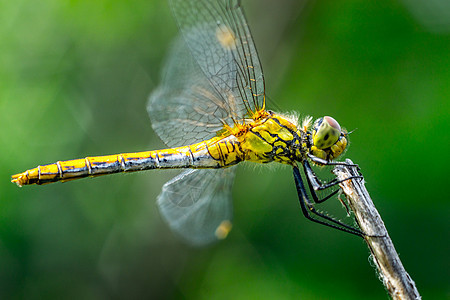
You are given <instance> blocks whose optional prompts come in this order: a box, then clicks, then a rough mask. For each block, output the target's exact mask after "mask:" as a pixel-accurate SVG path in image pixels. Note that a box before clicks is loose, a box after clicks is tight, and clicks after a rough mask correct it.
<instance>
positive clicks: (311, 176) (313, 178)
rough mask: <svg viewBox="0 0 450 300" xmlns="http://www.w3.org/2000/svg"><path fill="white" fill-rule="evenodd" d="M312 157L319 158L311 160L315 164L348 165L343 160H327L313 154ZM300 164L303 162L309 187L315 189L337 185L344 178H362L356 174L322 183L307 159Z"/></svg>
mask: <svg viewBox="0 0 450 300" xmlns="http://www.w3.org/2000/svg"><path fill="white" fill-rule="evenodd" d="M313 157H314V158H315V159H319V160H320V162H319V161H315V160H313V161H314V162H316V163H317V164H320V165H325V166H336V165H346V166H348V165H349V164H347V163H345V162H327V161H326V160H323V159H320V158H318V157H315V156H313ZM302 164H303V169H304V170H305V174H306V176H307V178H308V183H310V188H313V189H314V190H315V191H318V190H319V191H320V190H325V189H328V188H330V187H332V186H335V185H338V184H340V183H342V182H344V181H346V180H350V179H356V178H359V179H362V178H363V177H362V176H360V175H358V176H350V177H348V178H346V179H343V180H337V179H333V180H331V181H330V182H328V183H322V182H321V181H320V180H319V178H318V177H317V175H316V173H314V171H313V169H312V168H311V166H310V164H309V162H308V161H307V160H305V161H303V163H302ZM352 166H353V165H352ZM355 166H356V165H355ZM331 196H332V195H329V196H327V197H326V199H328V198H330V197H331ZM326 199H323V200H321V201H319V203H320V202H323V201H325V200H326ZM314 200H315V199H314Z"/></svg>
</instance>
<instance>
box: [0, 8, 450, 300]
mask: <svg viewBox="0 0 450 300" xmlns="http://www.w3.org/2000/svg"><path fill="white" fill-rule="evenodd" d="M243 5H244V7H245V9H246V12H247V16H248V18H249V23H250V26H251V28H252V30H253V33H254V36H255V40H256V44H257V47H258V49H259V53H260V55H261V60H262V63H263V66H264V70H265V76H266V82H267V84H266V85H267V92H268V96H269V97H270V99H271V100H273V102H274V103H276V104H277V106H278V107H277V109H280V110H281V111H285V112H286V111H298V112H300V113H301V114H303V116H304V115H306V114H311V115H313V116H314V117H319V116H323V115H332V116H334V117H335V118H336V119H337V120H339V121H340V123H341V125H343V126H345V127H346V128H347V129H349V130H352V129H355V128H357V130H356V131H355V132H354V133H353V134H352V135H351V137H350V139H351V146H350V148H349V150H348V151H347V153H346V157H348V158H351V159H352V160H353V161H354V162H356V163H358V164H359V165H360V166H361V168H362V171H363V173H364V175H365V179H366V181H367V188H368V190H369V192H370V193H371V196H372V198H373V200H374V202H375V205H376V206H377V208H378V209H379V212H380V214H381V215H382V218H383V220H384V222H385V224H386V226H387V228H388V230H389V233H390V235H391V237H392V239H393V241H394V244H395V246H396V249H397V251H398V252H399V254H400V258H401V259H402V262H403V264H404V266H405V268H406V270H407V271H408V272H409V274H410V275H411V277H412V278H413V279H414V280H415V282H416V284H417V287H418V289H419V291H420V293H421V294H422V296H423V297H424V299H438V298H439V299H442V298H446V297H447V298H448V297H449V295H450V287H449V286H450V284H449V278H450V276H449V275H450V274H449V269H450V261H449V256H448V254H449V250H450V247H449V227H450V226H449V225H450V224H449V213H450V209H449V208H450V206H449V204H448V203H449V196H448V195H449V192H448V190H447V189H446V188H445V187H446V186H448V182H449V180H448V176H447V175H448V169H449V168H448V167H449V163H448V155H449V150H450V149H449V148H450V147H449V134H448V128H449V125H450V118H449V112H450V109H449V108H450V107H449V106H450V105H449V103H450V102H449V99H450V92H449V91H450V58H449V57H450V56H449V53H450V52H449V49H450V35H449V32H450V25H449V20H450V17H449V15H448V14H449V12H450V9H449V7H448V4H447V6H445V4H444V1H442V2H440V1H423V2H421V1H417V2H416V1H414V0H404V1H403V2H402V1H387V0H386V1H376V3H375V1H363V0H360V1H356V0H354V1H353V0H348V1H332V0H328V1H317V2H301V1H296V0H282V1H272V0H244V1H243ZM176 34H177V29H176V25H175V22H174V20H173V18H172V16H171V14H170V9H169V7H168V4H167V3H166V1H164V0H146V1H144V0H134V1H118V0H117V1H113V0H109V1H108V0H98V1H86V0H83V1H76V0H72V1H64V0H63V1H61V0H43V1H30V0H18V1H2V2H1V3H0V128H1V130H0V145H1V147H0V154H1V156H0V164H1V170H0V178H1V180H0V200H1V201H0V297H1V298H13V299H14V298H15V299H21V298H27V299H30V298H31V299H32V298H87V299H89V298H91V299H92V298H96V299H98V298H137V297H139V298H150V297H154V298H156V297H158V298H169V299H170V298H187V299H230V298H231V297H233V298H235V299H291V298H303V299H361V298H363V297H364V299H386V298H387V296H386V293H385V291H384V289H383V286H382V284H381V282H380V280H379V279H378V278H377V275H376V273H375V271H374V269H373V267H372V266H371V263H370V260H369V252H368V249H367V247H366V245H365V244H364V242H363V241H362V240H360V239H358V238H356V237H354V236H350V235H348V234H344V233H340V232H337V231H335V230H331V229H328V228H325V227H324V226H320V225H317V224H314V223H312V222H309V221H307V220H306V219H305V218H304V217H303V216H302V214H301V211H300V208H299V205H298V200H297V195H296V192H295V187H294V183H293V179H292V170H291V169H289V168H288V167H269V166H264V167H262V166H257V167H254V166H252V165H246V166H243V167H240V168H239V170H238V174H237V177H236V184H235V186H234V190H233V196H234V207H235V208H234V211H235V217H234V228H233V230H232V232H231V233H230V236H229V238H228V239H226V240H224V241H222V242H220V243H217V244H215V245H213V246H210V247H207V248H204V249H192V248H190V247H188V246H185V245H184V244H182V243H181V242H180V241H179V240H178V239H177V238H176V237H174V236H173V235H172V233H171V232H170V231H169V229H168V228H167V226H166V225H165V224H164V223H163V222H162V221H161V219H160V216H159V214H158V211H157V208H156V204H155V199H156V197H157V195H158V194H159V192H160V189H161V186H162V185H163V184H164V182H165V181H166V180H168V179H169V178H171V177H172V176H173V175H175V174H176V172H173V171H168V172H164V171H152V172H146V173H141V174H129V175H115V176H106V177H103V178H96V179H85V180H81V181H78V182H70V183H65V184H54V185H47V186H30V187H23V188H20V189H19V188H17V187H16V186H14V185H13V184H11V183H10V182H9V181H10V176H11V174H15V173H17V172H21V171H24V170H26V169H28V168H31V167H35V166H37V165H38V164H46V163H51V162H55V161H57V160H65V159H72V158H80V157H85V156H88V155H102V154H113V153H120V152H129V151H142V150H150V149H157V148H162V147H163V146H164V145H163V144H162V142H161V141H160V140H159V139H158V137H157V136H156V135H155V133H154V132H153V131H152V129H151V125H150V120H149V118H148V116H147V113H146V109H145V107H146V102H147V98H148V95H149V94H150V92H151V91H152V89H154V88H155V87H156V85H157V84H158V82H159V77H160V75H159V74H160V71H161V69H162V66H163V59H164V56H165V54H166V53H167V50H168V47H169V45H170V42H171V40H172V39H173V38H174V37H175V36H176ZM269 106H270V104H269ZM338 208H339V207H338ZM339 209H342V208H339Z"/></svg>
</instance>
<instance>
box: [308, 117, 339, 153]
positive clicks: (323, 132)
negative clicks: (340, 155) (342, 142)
mask: <svg viewBox="0 0 450 300" xmlns="http://www.w3.org/2000/svg"><path fill="white" fill-rule="evenodd" d="M312 135H313V144H314V146H316V147H317V148H319V149H326V148H329V147H331V146H333V145H334V144H335V143H336V142H337V141H338V140H339V136H340V135H341V126H340V125H339V123H338V122H337V121H336V120H335V119H333V118H332V117H328V116H325V117H323V118H320V119H318V120H317V121H316V122H315V123H314V128H313V133H312Z"/></svg>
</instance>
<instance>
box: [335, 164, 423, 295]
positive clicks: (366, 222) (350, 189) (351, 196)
mask: <svg viewBox="0 0 450 300" xmlns="http://www.w3.org/2000/svg"><path fill="white" fill-rule="evenodd" d="M346 162H347V163H349V164H353V162H352V161H351V160H349V159H347V160H346ZM334 173H335V174H336V176H337V177H338V180H343V179H345V178H348V177H350V176H358V175H360V174H359V172H358V168H357V167H350V166H336V168H335V169H334ZM340 185H341V188H342V190H343V191H344V193H345V195H346V198H347V200H348V202H349V205H350V208H351V209H352V210H353V212H354V213H355V217H356V221H357V222H358V225H359V227H360V228H361V230H362V231H363V232H364V233H365V234H366V235H367V236H366V237H365V241H366V243H367V245H368V247H369V249H370V252H371V253H372V257H373V261H374V262H375V265H376V266H377V269H378V273H379V276H380V277H381V279H382V281H383V284H384V286H385V288H386V289H387V291H388V293H389V295H390V296H391V297H392V299H421V297H420V295H419V292H418V291H417V288H416V285H415V283H414V281H413V280H412V279H411V277H410V276H409V274H408V273H407V272H406V270H405V268H404V267H403V265H402V262H401V261H400V258H399V257H398V254H397V252H396V251H395V248H394V244H393V243H392V240H391V238H390V237H389V234H388V232H387V230H386V227H385V226H384V223H383V220H382V219H381V217H380V215H379V213H378V211H377V209H376V208H375V206H374V204H373V202H372V199H370V196H369V193H368V192H367V190H366V187H365V185H364V180H363V179H362V180H358V179H353V180H346V181H344V182H342V183H341V184H340Z"/></svg>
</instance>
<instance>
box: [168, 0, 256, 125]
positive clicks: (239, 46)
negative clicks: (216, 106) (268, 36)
mask: <svg viewBox="0 0 450 300" xmlns="http://www.w3.org/2000/svg"><path fill="white" fill-rule="evenodd" d="M170 4H171V7H172V11H173V14H174V15H175V18H176V20H177V22H178V25H179V27H180V30H181V32H182V33H183V36H184V38H185V41H186V43H187V45H188V46H189V49H190V50H191V53H192V55H193V57H194V59H195V61H196V62H197V63H198V64H199V66H200V68H201V69H202V71H203V72H204V73H205V75H206V77H207V78H208V79H209V80H210V82H211V83H212V85H213V87H214V89H215V90H216V92H217V94H218V95H220V96H221V97H222V100H223V102H225V103H227V105H228V106H230V107H231V108H232V109H231V110H230V111H231V112H235V113H236V115H235V116H234V118H235V119H236V120H242V119H243V118H244V117H253V112H256V111H258V110H260V109H264V77H263V71H262V67H261V63H260V61H259V57H258V54H257V51H256V48H255V45H254V42H253V38H252V35H251V33H250V29H249V28H248V25H247V21H246V19H245V15H244V12H243V9H242V7H241V6H240V1H239V0H213V1H211V0H170Z"/></svg>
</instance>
